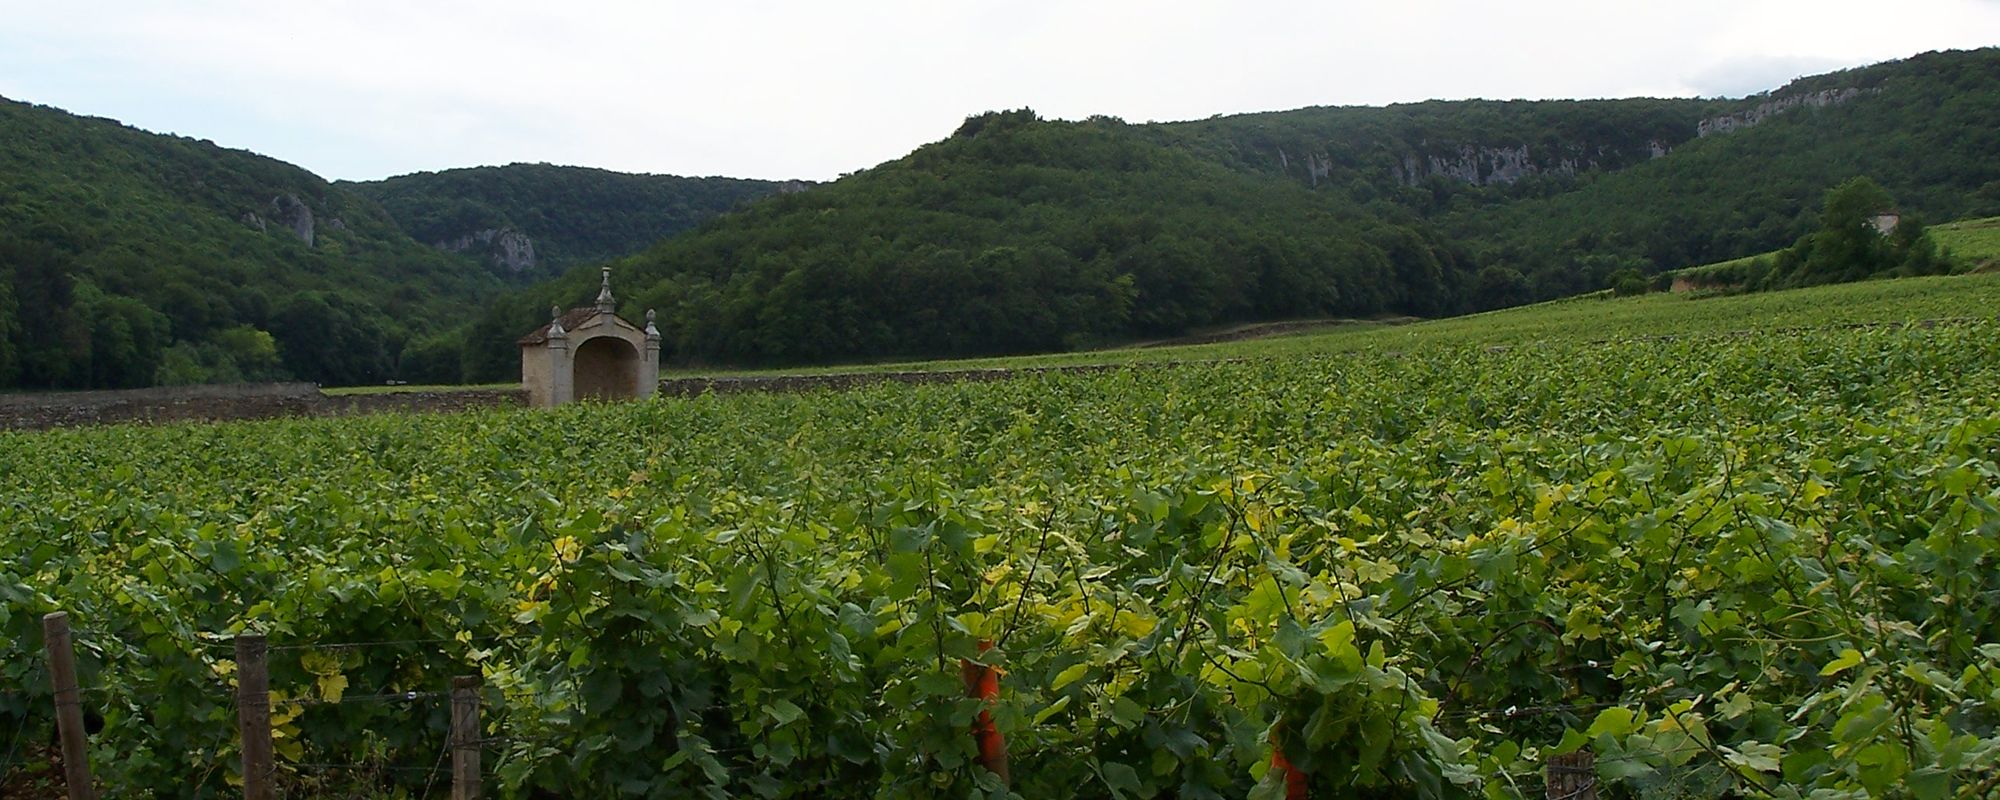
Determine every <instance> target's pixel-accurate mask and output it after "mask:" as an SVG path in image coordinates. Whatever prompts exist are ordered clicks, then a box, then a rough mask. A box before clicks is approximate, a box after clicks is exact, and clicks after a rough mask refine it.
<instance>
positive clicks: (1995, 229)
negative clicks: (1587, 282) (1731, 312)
mask: <svg viewBox="0 0 2000 800" xmlns="http://www.w3.org/2000/svg"><path fill="white" fill-rule="evenodd" d="M1924 230H1925V231H1926V232H1927V233H1929V234H1930V236H1931V238H1932V239H1935V240H1937V243H1938V246H1940V247H1943V248H1944V249H1945V250H1946V251H1948V252H1949V253H1950V254H1951V256H1952V258H1954V259H1957V260H1958V264H1957V265H1956V267H1955V268H1954V270H1953V271H1955V272H1959V273H1966V272H1985V271H1991V270H1992V269H1993V268H1994V266H1995V264H1996V263H2000V217H1986V218H1983V219H1967V220H1959V221H1957V222H1947V223H1945V224H1942V225H1931V226H1929V227H1926V228H1925V229H1924ZM1777 255H1778V251H1775V250H1773V251H1771V252H1769V253H1759V254H1757V255H1754V256H1744V257H1742V258H1732V259H1729V260H1728V261H1717V262H1715V263H1713V264H1703V265H1701V266H1697V267H1686V268H1682V269H1677V270H1673V271H1672V273H1671V274H1673V275H1675V276H1679V277H1686V278H1691V279H1696V280H1699V279H1700V278H1701V277H1703V276H1707V275H1715V274H1717V273H1726V272H1730V271H1732V270H1736V269H1740V268H1742V267H1743V266H1745V265H1748V264H1749V263H1750V262H1752V261H1756V260H1757V259H1760V258H1775V257H1777Z"/></svg>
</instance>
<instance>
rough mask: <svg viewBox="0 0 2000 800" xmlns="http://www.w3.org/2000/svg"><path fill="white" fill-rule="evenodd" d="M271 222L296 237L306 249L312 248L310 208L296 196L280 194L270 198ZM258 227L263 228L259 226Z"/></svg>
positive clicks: (311, 213)
mask: <svg viewBox="0 0 2000 800" xmlns="http://www.w3.org/2000/svg"><path fill="white" fill-rule="evenodd" d="M253 216H254V215H253ZM271 221H272V222H276V223H278V224H279V225H281V226H283V227H284V228H285V229H286V230H289V231H291V232H292V233H293V234H294V235H296V236H298V237H299V241H301V242H305V243H306V246H307V247H311V246H313V212H312V207H311V206H308V205H306V202H305V201H304V200H300V199H299V196H298V195H295V194H281V195H278V196H277V197H273V198H271ZM258 227H260V228H261V227H263V226H262V225H261V224H260V225H258Z"/></svg>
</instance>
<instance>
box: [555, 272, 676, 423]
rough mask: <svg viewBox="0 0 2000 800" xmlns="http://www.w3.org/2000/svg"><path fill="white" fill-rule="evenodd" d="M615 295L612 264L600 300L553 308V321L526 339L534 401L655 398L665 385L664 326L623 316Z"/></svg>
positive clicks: (648, 315) (650, 315)
mask: <svg viewBox="0 0 2000 800" xmlns="http://www.w3.org/2000/svg"><path fill="white" fill-rule="evenodd" d="M617 308H618V303H617V300H616V299H615V298H614V297H612V294H611V268H610V267H605V268H604V282H603V284H602V285H601V286H600V287H599V288H598V290H597V302H596V303H594V304H592V305H589V306H582V307H579V308H572V309H570V310H568V311H564V310H562V307H561V306H551V307H550V308H549V316H550V317H551V319H550V321H549V324H547V325H543V326H542V327H540V328H538V329H536V330H535V332H534V333H530V334H528V335H527V336H523V337H521V340H520V345H521V386H522V388H524V389H526V390H527V391H528V405H531V406H535V407H537V408H551V407H554V406H559V405H562V404H564V403H570V402H574V401H577V400H584V399H589V400H598V401H610V400H625V399H632V398H645V397H651V396H653V392H654V391H655V390H656V389H658V388H659V384H660V329H659V328H657V327H655V326H654V324H653V312H652V311H647V312H646V327H645V328H643V329H642V328H640V327H639V326H637V325H633V324H632V323H630V322H626V321H625V320H624V319H621V318H620V317H619V316H618V314H617Z"/></svg>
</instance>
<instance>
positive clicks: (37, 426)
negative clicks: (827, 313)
mask: <svg viewBox="0 0 2000 800" xmlns="http://www.w3.org/2000/svg"><path fill="white" fill-rule="evenodd" d="M1226 360H1234V359H1226ZM1180 363H1183V362H1143V363H1134V364H1080V365H1076V366H1067V367H1033V368H1027V369H970V370H939V371H932V372H841V373H830V374H825V375H772V376H763V377H740V378H737V377H716V378H667V379H665V380H662V381H660V384H659V385H660V391H659V394H661V395H663V396H666V397H696V396H699V395H704V394H744V393H749V392H812V391H844V390H848V389H857V388H861V387H864V386H873V385H876V384H882V383H902V384H925V383H984V382H989V381H1003V380H1009V379H1012V378H1018V377H1024V376H1033V375H1043V374H1089V373H1097V372H1109V371H1113V370H1121V369H1160V368H1167V367H1172V366H1176V365H1178V364H1180ZM527 401H528V395H527V392H526V391H525V390H522V389H516V388H509V389H441V390H438V391H408V392H384V393H379V394H344V395H329V394H326V393H324V392H321V391H320V390H319V387H318V386H317V385H315V384H310V383H247V384H232V385H225V386H170V387H156V388H152V389H130V390H123V391H101V392H49V393H42V394H0V431H7V430H43V429H47V428H70V427H77V426H81V425H107V424H112V423H119V422H182V421H190V420H208V421H222V420H243V419H269V418H273V417H333V416H343V415H348V414H382V413H417V412H450V411H467V410H472V409H481V408H498V407H508V406H526V405H527Z"/></svg>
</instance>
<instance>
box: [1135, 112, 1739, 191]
mask: <svg viewBox="0 0 2000 800" xmlns="http://www.w3.org/2000/svg"><path fill="white" fill-rule="evenodd" d="M1722 107H1724V105H1723V104H1722V103H1720V102H1719V101H1708V100H1685V99H1651V98H1639V99H1629V100H1540V101H1528V100H1510V101H1494V100H1455V101H1444V100H1433V101H1428V102H1422V103H1409V104H1397V105H1390V106H1384V107H1368V106H1340V107H1316V108H1304V109H1298V110H1295V111H1278V112H1266V113H1257V114H1241V115H1234V116H1228V117H1216V118H1212V119H1207V120H1200V121H1195V122H1180V123H1169V124H1165V125H1160V126H1157V128H1156V130H1157V132H1158V134H1159V135H1160V137H1161V138H1162V139H1163V140H1164V141H1169V142H1174V143H1177V144H1179V145H1181V146H1185V147H1190V148H1193V149H1195V150H1197V151H1198V152H1202V153H1203V154H1205V155H1206V156H1207V157H1210V158H1213V159H1216V160H1218V161H1221V162H1223V163H1225V164H1228V165H1230V166H1233V167H1236V168H1239V169H1244V170H1249V171H1255V172H1262V173H1269V174H1276V175H1283V176H1285V177H1288V178H1291V179H1293V180H1296V181H1299V182H1300V183H1304V184H1306V185H1308V186H1311V187H1313V188H1316V189H1321V190H1329V191H1338V192H1342V193H1345V194H1347V195H1348V196H1349V197H1351V198H1354V199H1357V200H1364V201H1365V200H1375V199H1385V200H1394V201H1396V202H1400V203H1402V204H1404V205H1408V206H1410V207H1412V208H1415V209H1418V210H1420V211H1424V212H1426V213H1433V212H1437V211H1442V210H1445V209H1447V208H1449V207H1451V205H1452V204H1453V202H1454V201H1457V202H1461V203H1463V202H1466V201H1467V200H1468V199H1469V200H1489V201H1490V200H1507V199H1513V198H1516V197H1520V196H1525V195H1533V194H1537V193H1546V192H1548V191H1551V190H1560V189H1561V188H1562V187H1563V186H1564V181H1567V180H1569V179H1574V178H1577V177H1579V176H1583V175H1587V174H1590V173H1594V172H1602V171H1611V170H1616V169H1623V168H1626V167H1629V166H1632V165H1635V164H1639V163H1643V162H1645V161H1648V160H1651V159H1653V158H1658V157H1661V156H1664V155H1666V154H1667V153H1669V152H1671V151H1672V149H1673V148H1676V147H1679V146H1681V145H1682V144H1684V143H1685V142H1687V141H1688V140H1690V139H1693V138H1695V133H1696V126H1697V124H1698V123H1699V121H1700V120H1701V119H1702V118H1703V117H1704V116H1705V115H1708V114H1712V113H1716V111H1717V110H1718V109H1719V108H1722ZM1551 182H1553V183H1554V186H1550V185H1548V184H1550V183H1551ZM1481 187H1497V188H1493V189H1491V190H1488V191H1485V192H1480V191H1476V190H1477V189H1479V188H1481Z"/></svg>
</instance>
